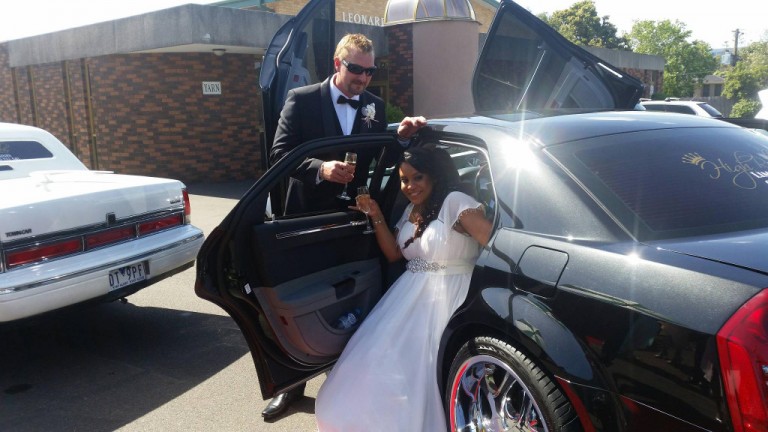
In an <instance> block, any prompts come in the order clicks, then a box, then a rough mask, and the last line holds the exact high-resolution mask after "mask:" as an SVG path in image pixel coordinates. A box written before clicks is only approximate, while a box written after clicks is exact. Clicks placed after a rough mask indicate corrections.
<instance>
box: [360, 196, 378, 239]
mask: <svg viewBox="0 0 768 432" xmlns="http://www.w3.org/2000/svg"><path fill="white" fill-rule="evenodd" d="M356 200H357V202H356V204H357V208H359V209H360V211H361V212H363V213H365V231H363V234H370V233H373V232H375V231H374V230H373V227H372V226H371V220H370V219H369V218H368V213H370V212H371V193H370V192H369V191H368V186H360V187H358V188H357V198H356Z"/></svg>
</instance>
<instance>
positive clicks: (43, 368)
mask: <svg viewBox="0 0 768 432" xmlns="http://www.w3.org/2000/svg"><path fill="white" fill-rule="evenodd" d="M244 355H248V347H247V345H246V343H245V341H244V339H243V337H242V333H241V332H240V330H239V329H238V328H237V326H236V325H235V323H234V322H233V321H232V319H230V318H229V317H225V316H219V315H208V314H202V313H196V312H188V311H180V310H172V309H163V308H154V307H138V306H134V305H131V304H130V303H129V304H122V303H118V302H114V303H108V304H102V305H99V306H95V307H87V308H85V307H84V308H75V309H72V310H65V311H62V312H61V313H52V314H48V315H44V316H41V317H38V318H36V319H33V320H25V321H21V322H13V323H7V324H2V325H0V365H2V367H0V400H2V402H1V403H0V430H13V431H40V430H70V431H75V430H87V431H113V430H115V429H118V428H120V427H121V426H124V425H126V424H129V423H130V422H133V421H135V420H136V419H139V418H141V417H142V416H144V415H145V414H147V413H149V412H151V411H153V410H155V409H157V408H158V407H161V406H163V405H164V404H166V403H168V402H169V401H172V400H173V399H175V398H177V397H178V396H180V395H182V394H184V393H185V392H187V391H189V390H190V389H191V388H193V387H195V386H197V385H198V384H200V383H202V382H203V381H205V380H207V379H208V378H210V377H211V376H213V375H214V374H217V373H218V372H220V371H221V370H223V369H224V368H226V367H227V366H228V365H230V364H231V363H233V362H235V361H237V360H238V359H240V358H241V357H242V356H244Z"/></svg>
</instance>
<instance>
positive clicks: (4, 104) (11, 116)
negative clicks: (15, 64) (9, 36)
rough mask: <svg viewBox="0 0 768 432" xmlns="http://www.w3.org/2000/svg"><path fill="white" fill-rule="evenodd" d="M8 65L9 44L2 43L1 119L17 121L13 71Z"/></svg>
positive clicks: (0, 47)
mask: <svg viewBox="0 0 768 432" xmlns="http://www.w3.org/2000/svg"><path fill="white" fill-rule="evenodd" d="M7 65H8V44H0V121H4V122H12V123H15V122H17V121H18V118H17V114H16V97H15V96H14V92H13V90H14V86H13V71H12V70H11V68H9V67H8V66H7Z"/></svg>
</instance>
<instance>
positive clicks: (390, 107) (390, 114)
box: [385, 103, 405, 123]
mask: <svg viewBox="0 0 768 432" xmlns="http://www.w3.org/2000/svg"><path fill="white" fill-rule="evenodd" d="M385 113H386V116H387V123H400V122H401V121H402V120H403V118H404V117H405V112H403V110H402V109H400V107H398V106H396V105H394V104H390V103H388V104H387V105H386V107H385Z"/></svg>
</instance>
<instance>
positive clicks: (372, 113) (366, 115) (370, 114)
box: [361, 103, 378, 129]
mask: <svg viewBox="0 0 768 432" xmlns="http://www.w3.org/2000/svg"><path fill="white" fill-rule="evenodd" d="M361 112H362V113H363V121H364V122H365V125H366V126H368V128H369V129H370V127H371V122H372V121H378V120H376V118H375V117H376V106H375V105H374V104H372V103H369V104H368V105H366V106H364V107H363V108H362V110H361Z"/></svg>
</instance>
